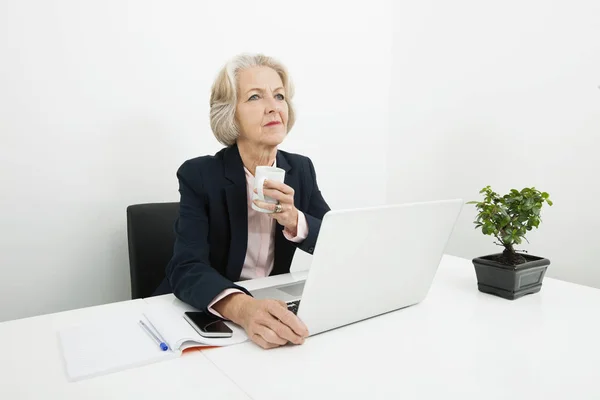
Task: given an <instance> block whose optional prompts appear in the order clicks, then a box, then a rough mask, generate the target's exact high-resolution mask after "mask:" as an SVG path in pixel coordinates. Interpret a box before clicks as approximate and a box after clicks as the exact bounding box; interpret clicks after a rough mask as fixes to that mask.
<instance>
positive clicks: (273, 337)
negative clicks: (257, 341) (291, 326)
mask: <svg viewBox="0 0 600 400" xmlns="http://www.w3.org/2000/svg"><path fill="white" fill-rule="evenodd" d="M271 319H272V320H273V321H275V319H274V318H271ZM269 323H271V321H269ZM255 332H256V333H257V334H259V335H260V336H261V337H262V338H263V339H265V340H266V341H267V342H268V343H272V344H275V345H278V346H283V345H284V344H287V342H288V341H287V340H286V339H284V338H282V337H280V336H279V335H278V334H277V333H275V332H274V331H273V330H272V329H271V328H269V327H268V326H266V325H259V326H258V327H256V329H255Z"/></svg>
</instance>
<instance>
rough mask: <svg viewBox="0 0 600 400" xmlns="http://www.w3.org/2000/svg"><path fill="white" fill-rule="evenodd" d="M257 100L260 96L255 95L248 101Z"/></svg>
mask: <svg viewBox="0 0 600 400" xmlns="http://www.w3.org/2000/svg"><path fill="white" fill-rule="evenodd" d="M256 99H258V95H257V94H253V95H252V96H250V98H249V99H248V100H256Z"/></svg>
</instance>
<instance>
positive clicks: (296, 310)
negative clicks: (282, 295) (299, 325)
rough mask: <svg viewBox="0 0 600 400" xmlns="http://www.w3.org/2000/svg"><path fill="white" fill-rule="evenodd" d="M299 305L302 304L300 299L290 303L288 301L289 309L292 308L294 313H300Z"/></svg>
mask: <svg viewBox="0 0 600 400" xmlns="http://www.w3.org/2000/svg"><path fill="white" fill-rule="evenodd" d="M299 306H300V300H296V301H290V302H289V303H287V308H288V310H290V311H291V312H293V313H294V314H297V313H298V307H299Z"/></svg>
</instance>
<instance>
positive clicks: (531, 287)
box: [473, 254, 550, 300]
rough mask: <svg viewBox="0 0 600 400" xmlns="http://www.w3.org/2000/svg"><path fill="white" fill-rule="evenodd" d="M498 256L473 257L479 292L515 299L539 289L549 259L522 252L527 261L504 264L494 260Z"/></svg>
mask: <svg viewBox="0 0 600 400" xmlns="http://www.w3.org/2000/svg"><path fill="white" fill-rule="evenodd" d="M499 256H501V254H490V255H487V256H484V257H477V258H475V259H473V265H474V266H475V273H476V274H477V287H478V288H479V291H480V292H483V293H489V294H493V295H496V296H500V297H503V298H505V299H509V300H515V299H518V298H519V297H523V296H525V295H526V294H532V293H537V292H539V291H540V289H541V288H542V280H543V279H544V275H545V274H546V269H547V268H548V265H550V260H549V259H547V258H542V257H536V256H531V255H528V254H522V256H523V257H525V259H526V260H527V262H525V263H522V264H519V265H506V264H502V263H500V262H498V261H495V259H497V257H499Z"/></svg>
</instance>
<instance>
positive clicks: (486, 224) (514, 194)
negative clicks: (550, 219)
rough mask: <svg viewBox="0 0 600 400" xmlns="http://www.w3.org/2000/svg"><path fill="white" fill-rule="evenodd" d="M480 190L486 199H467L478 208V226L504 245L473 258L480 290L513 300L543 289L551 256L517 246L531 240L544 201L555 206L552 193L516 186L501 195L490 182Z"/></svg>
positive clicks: (539, 218) (539, 220) (476, 226)
mask: <svg viewBox="0 0 600 400" xmlns="http://www.w3.org/2000/svg"><path fill="white" fill-rule="evenodd" d="M479 193H480V194H482V195H483V197H484V198H483V200H482V201H471V202H468V203H467V204H475V206H476V207H477V210H478V214H477V219H476V220H475V222H474V223H475V229H477V228H481V231H482V233H483V234H484V235H490V236H493V237H495V238H496V241H495V242H494V243H495V244H497V245H499V246H502V247H503V248H504V250H503V251H502V252H501V253H497V254H490V255H487V256H482V257H477V258H475V259H473V264H474V266H475V273H476V275H477V286H478V289H479V291H481V292H484V293H489V294H493V295H497V296H500V297H503V298H505V299H510V300H514V299H517V298H519V297H522V296H524V295H526V294H531V293H536V292H539V291H540V289H541V287H542V280H543V279H544V275H545V274H546V269H547V268H548V265H550V260H548V259H547V258H543V257H537V256H533V255H529V254H522V253H523V252H521V251H518V250H516V249H515V247H514V246H515V245H519V244H521V243H522V241H523V239H525V240H527V239H526V238H525V234H526V233H527V232H528V231H531V230H532V229H534V228H536V229H537V228H538V226H539V224H540V222H541V217H540V214H541V210H542V206H543V204H544V203H547V204H548V205H549V206H552V201H551V200H550V196H549V195H548V193H546V192H540V191H539V190H537V189H535V188H524V189H523V190H521V191H518V190H516V189H512V190H511V191H510V192H509V193H507V194H505V195H504V196H500V195H498V194H497V193H495V192H494V191H493V190H492V189H491V188H490V186H486V187H485V188H483V189H481V191H480V192H479ZM528 243H529V242H528Z"/></svg>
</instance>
